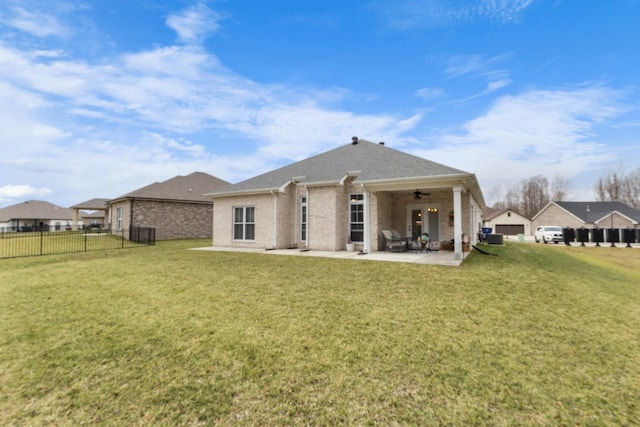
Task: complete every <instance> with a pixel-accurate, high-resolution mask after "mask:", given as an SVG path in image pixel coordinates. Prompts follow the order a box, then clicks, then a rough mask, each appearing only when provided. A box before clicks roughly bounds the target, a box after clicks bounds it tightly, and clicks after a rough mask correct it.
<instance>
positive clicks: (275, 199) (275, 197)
mask: <svg viewBox="0 0 640 427" xmlns="http://www.w3.org/2000/svg"><path fill="white" fill-rule="evenodd" d="M271 194H273V249H276V248H277V247H278V192H277V191H273V190H271Z"/></svg>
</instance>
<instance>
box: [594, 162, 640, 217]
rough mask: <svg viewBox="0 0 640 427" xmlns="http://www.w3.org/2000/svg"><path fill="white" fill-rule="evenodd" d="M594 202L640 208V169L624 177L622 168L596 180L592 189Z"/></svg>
mask: <svg viewBox="0 0 640 427" xmlns="http://www.w3.org/2000/svg"><path fill="white" fill-rule="evenodd" d="M593 191H594V193H595V195H596V200H599V201H619V202H623V203H626V204H628V205H630V206H632V207H634V208H636V209H638V208H640V168H638V169H636V170H634V171H633V172H631V173H630V174H629V175H625V174H624V171H623V169H622V167H620V168H619V169H618V170H617V171H609V172H608V173H607V175H606V176H604V177H600V178H598V181H597V182H596V185H595V186H594V187H593Z"/></svg>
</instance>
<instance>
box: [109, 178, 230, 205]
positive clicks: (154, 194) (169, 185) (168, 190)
mask: <svg viewBox="0 0 640 427" xmlns="http://www.w3.org/2000/svg"><path fill="white" fill-rule="evenodd" d="M228 185H230V184H229V183H228V182H227V181H224V180H222V179H220V178H216V177H215V176H212V175H209V174H207V173H204V172H194V173H192V174H189V175H186V176H182V175H178V176H176V177H173V178H171V179H168V180H166V181H162V182H154V183H153V184H150V185H147V186H145V187H142V188H139V189H137V190H134V191H132V192H130V193H127V194H124V195H122V196H120V197H117V198H115V199H113V200H109V203H113V202H116V201H118V200H123V199H132V198H136V199H158V200H174V201H184V202H206V203H211V199H210V198H209V197H206V196H204V194H205V193H210V192H212V191H216V190H219V189H221V188H224V187H226V186H228Z"/></svg>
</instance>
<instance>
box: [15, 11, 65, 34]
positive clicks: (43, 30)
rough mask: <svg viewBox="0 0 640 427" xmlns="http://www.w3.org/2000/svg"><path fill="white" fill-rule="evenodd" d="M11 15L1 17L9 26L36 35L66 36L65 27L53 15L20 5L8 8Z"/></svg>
mask: <svg viewBox="0 0 640 427" xmlns="http://www.w3.org/2000/svg"><path fill="white" fill-rule="evenodd" d="M10 11H11V12H12V14H11V16H9V17H6V18H5V19H3V21H4V23H5V24H6V25H8V26H10V27H13V28H15V29H17V30H20V31H22V32H24V33H27V34H30V35H32V36H36V37H50V36H59V37H62V36H66V35H68V30H67V28H66V27H65V26H64V25H63V24H61V23H60V22H59V21H58V19H57V18H56V17H54V16H51V15H47V14H45V13H41V12H38V11H28V10H25V9H24V8H22V7H15V8H13V9H11V10H10Z"/></svg>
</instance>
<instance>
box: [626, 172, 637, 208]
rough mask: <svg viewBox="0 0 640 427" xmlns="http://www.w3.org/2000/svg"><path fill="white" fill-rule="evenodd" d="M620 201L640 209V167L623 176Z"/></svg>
mask: <svg viewBox="0 0 640 427" xmlns="http://www.w3.org/2000/svg"><path fill="white" fill-rule="evenodd" d="M621 201H623V202H624V203H626V204H628V205H630V206H631V207H633V208H634V209H640V168H638V169H636V170H634V171H633V172H631V173H630V174H629V175H627V176H625V177H624V181H623V183H622V196H621Z"/></svg>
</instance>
